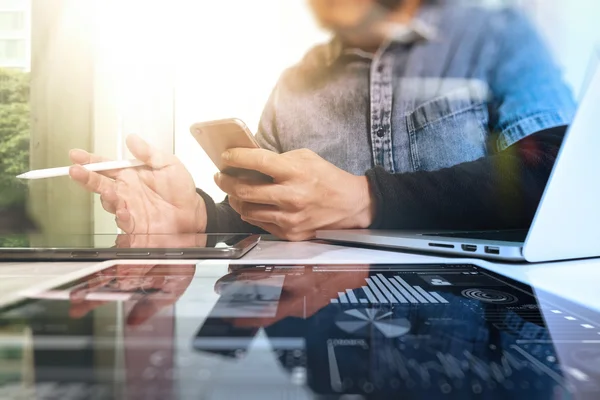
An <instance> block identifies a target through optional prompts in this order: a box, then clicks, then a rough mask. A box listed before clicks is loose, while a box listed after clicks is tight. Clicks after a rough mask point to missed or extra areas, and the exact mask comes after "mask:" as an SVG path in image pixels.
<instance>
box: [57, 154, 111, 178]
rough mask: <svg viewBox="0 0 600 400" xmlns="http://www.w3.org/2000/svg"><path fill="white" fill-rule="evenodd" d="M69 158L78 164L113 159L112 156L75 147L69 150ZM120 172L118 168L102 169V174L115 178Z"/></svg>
mask: <svg viewBox="0 0 600 400" xmlns="http://www.w3.org/2000/svg"><path fill="white" fill-rule="evenodd" d="M69 158H70V159H71V162H72V163H73V164H76V165H87V164H93V163H100V162H105V161H112V160H111V159H110V158H106V157H102V156H99V155H96V154H92V153H88V152H87V151H85V150H81V149H73V150H71V151H70V152H69ZM118 173H119V171H118V170H113V171H102V172H101V173H100V174H101V175H104V176H107V177H109V178H111V179H114V178H115V176H116V175H117V174H118Z"/></svg>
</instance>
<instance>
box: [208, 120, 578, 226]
mask: <svg viewBox="0 0 600 400" xmlns="http://www.w3.org/2000/svg"><path fill="white" fill-rule="evenodd" d="M565 132H566V127H564V126H563V127H557V128H553V129H547V130H544V131H541V132H538V133H535V134H533V135H531V136H528V137H527V138H525V139H523V140H521V141H519V142H517V143H515V144H514V145H512V146H510V147H508V148H507V149H505V150H503V151H501V152H499V153H497V154H495V155H491V156H488V157H483V158H481V159H479V160H476V161H472V162H468V163H463V164H460V165H456V166H454V167H450V168H446V169H442V170H438V171H431V172H414V173H403V174H390V173H388V172H386V171H385V170H384V169H382V168H380V167H376V168H373V169H371V170H369V171H368V172H367V174H366V175H367V177H368V179H369V183H370V186H371V190H372V192H373V193H374V194H375V198H376V199H377V205H376V209H377V214H376V219H375V221H374V223H373V225H372V228H373V229H513V228H514V229H518V228H527V227H529V225H530V224H531V221H532V219H533V216H534V214H535V211H536V209H537V206H538V204H539V201H540V199H541V196H542V194H543V192H544V189H545V186H546V183H547V181H548V178H549V176H550V173H551V172H552V168H553V166H554V162H555V160H556V156H557V154H558V151H559V150H560V146H561V143H562V140H563V138H564V135H565ZM198 193H199V194H200V195H201V196H202V197H203V199H204V201H205V202H206V206H207V212H208V226H207V232H256V233H260V232H263V231H262V230H261V229H260V228H258V227H256V226H253V225H251V224H248V223H246V222H244V221H242V220H241V218H240V216H239V214H237V212H236V211H235V210H234V209H233V208H231V206H230V205H229V202H228V201H227V200H225V201H224V202H223V203H220V204H215V203H214V201H213V200H212V198H210V196H208V195H207V194H206V193H204V192H202V191H201V190H199V191H198Z"/></svg>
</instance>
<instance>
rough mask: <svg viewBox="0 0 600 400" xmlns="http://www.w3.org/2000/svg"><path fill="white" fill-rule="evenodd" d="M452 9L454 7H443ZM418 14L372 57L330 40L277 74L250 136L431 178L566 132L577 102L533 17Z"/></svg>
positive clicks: (468, 11)
mask: <svg viewBox="0 0 600 400" xmlns="http://www.w3.org/2000/svg"><path fill="white" fill-rule="evenodd" d="M448 3H450V4H448ZM451 3H452V2H446V3H445V4H437V5H427V6H424V7H422V8H421V10H420V12H419V14H418V16H417V17H416V19H415V21H414V22H413V23H412V25H411V28H412V29H411V31H410V34H405V35H400V37H398V38H396V39H395V40H390V41H389V42H387V43H385V44H384V45H382V46H381V47H380V49H379V50H378V51H377V52H376V53H375V54H367V53H365V52H361V51H359V50H353V49H347V48H346V49H344V48H343V46H342V45H341V44H340V42H339V41H338V40H337V39H333V40H332V41H331V42H330V43H328V44H325V45H321V46H317V47H316V48H314V49H312V50H311V51H310V52H309V53H308V54H307V55H306V56H305V58H304V59H303V61H302V62H300V63H299V64H298V65H296V66H294V67H292V68H290V69H288V70H287V71H285V72H284V74H283V75H282V77H281V78H280V80H279V82H278V83H277V85H276V87H275V89H274V91H273V93H272V95H271V97H270V99H269V102H268V104H267V106H266V108H265V111H264V113H263V116H262V119H261V122H260V127H259V131H258V133H257V140H258V141H259V143H260V144H261V146H262V147H263V148H266V149H270V150H273V151H276V152H287V151H290V150H294V149H300V148H308V149H311V150H313V151H314V152H316V153H317V154H319V155H320V156H321V157H323V158H325V159H326V160H328V161H329V162H331V163H333V164H335V165H337V166H338V167H340V168H342V169H344V170H346V171H348V172H350V173H352V174H355V175H364V174H365V172H366V171H368V170H370V169H372V168H373V167H376V166H379V167H383V168H384V169H385V170H386V171H388V172H390V173H411V172H416V171H435V170H439V169H442V168H447V167H452V166H455V165H457V164H461V163H464V162H469V161H474V160H477V159H480V158H482V157H485V156H487V155H489V154H490V153H496V152H499V151H503V150H505V149H507V148H508V147H510V146H511V145H512V144H514V143H516V142H517V141H519V140H520V139H523V138H524V137H526V136H528V135H530V134H532V133H535V132H538V131H541V130H544V129H549V128H552V127H556V126H562V125H568V124H569V123H570V122H571V119H572V117H573V115H574V110H575V103H574V101H573V99H572V96H571V93H570V90H569V88H568V87H567V86H566V85H565V83H564V82H563V80H562V77H561V72H560V71H559V69H558V68H557V66H556V65H555V63H554V62H553V60H552V57H551V56H550V54H549V51H548V50H547V48H546V46H545V45H544V43H543V41H542V40H541V38H540V37H539V35H538V34H537V32H536V30H535V28H534V27H533V26H532V24H531V23H530V22H529V21H528V19H527V18H526V17H525V16H523V15H522V14H521V13H519V12H518V11H516V10H514V9H510V8H509V9H486V8H480V7H465V6H457V5H452V4H451Z"/></svg>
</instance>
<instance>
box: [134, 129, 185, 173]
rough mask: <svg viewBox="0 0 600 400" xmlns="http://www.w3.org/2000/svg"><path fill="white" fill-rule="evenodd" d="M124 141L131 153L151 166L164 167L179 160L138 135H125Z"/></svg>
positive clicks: (155, 167)
mask: <svg viewBox="0 0 600 400" xmlns="http://www.w3.org/2000/svg"><path fill="white" fill-rule="evenodd" d="M125 142H126V144H127V148H128V149H129V151H130V152H131V154H133V156H134V157H135V158H137V159H138V160H140V161H142V162H143V163H144V164H146V165H148V166H149V167H151V168H154V169H159V168H164V167H167V166H169V165H174V164H177V163H178V162H179V160H178V159H177V158H176V157H175V156H174V155H172V154H168V153H165V152H163V151H160V150H159V149H157V148H156V147H154V146H152V145H150V144H149V143H148V142H146V141H145V140H144V139H142V138H141V137H139V136H138V135H129V136H127V138H126V139H125Z"/></svg>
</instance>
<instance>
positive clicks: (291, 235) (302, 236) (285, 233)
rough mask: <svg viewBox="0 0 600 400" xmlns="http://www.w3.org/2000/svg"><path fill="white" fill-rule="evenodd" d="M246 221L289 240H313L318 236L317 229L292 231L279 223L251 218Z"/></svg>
mask: <svg viewBox="0 0 600 400" xmlns="http://www.w3.org/2000/svg"><path fill="white" fill-rule="evenodd" d="M245 221H246V222H247V223H249V224H252V225H254V226H258V227H259V228H261V229H263V230H265V231H267V232H269V233H270V234H272V235H274V236H276V237H277V238H279V239H282V240H287V241H290V242H302V241H305V240H312V239H314V238H315V236H316V231H310V230H303V231H299V232H290V231H289V229H285V228H282V227H280V226H279V225H276V224H272V223H268V222H260V221H254V220H251V219H247V220H245Z"/></svg>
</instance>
